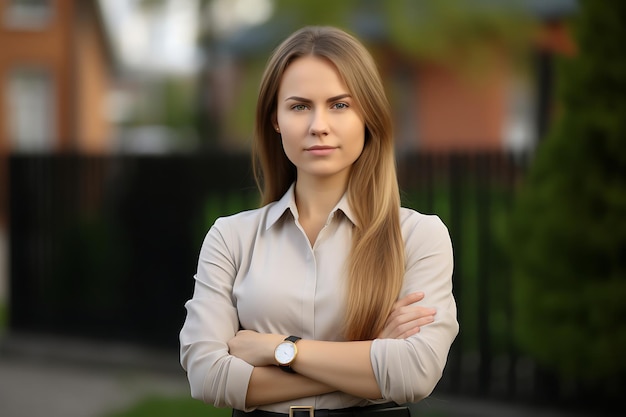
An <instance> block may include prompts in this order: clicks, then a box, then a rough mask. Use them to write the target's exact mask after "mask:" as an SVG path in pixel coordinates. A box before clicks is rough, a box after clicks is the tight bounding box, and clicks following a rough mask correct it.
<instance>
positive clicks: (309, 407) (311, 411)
mask: <svg viewBox="0 0 626 417" xmlns="http://www.w3.org/2000/svg"><path fill="white" fill-rule="evenodd" d="M306 410H309V417H315V408H313V406H312V405H292V406H291V407H289V417H294V415H293V413H294V411H306Z"/></svg>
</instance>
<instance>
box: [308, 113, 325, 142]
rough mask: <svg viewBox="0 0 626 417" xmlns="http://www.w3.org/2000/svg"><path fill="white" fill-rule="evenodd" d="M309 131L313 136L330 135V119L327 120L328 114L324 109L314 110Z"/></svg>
mask: <svg viewBox="0 0 626 417" xmlns="http://www.w3.org/2000/svg"><path fill="white" fill-rule="evenodd" d="M309 133H310V134H311V135H312V136H320V137H321V136H326V135H328V121H327V120H326V114H325V113H324V111H323V110H316V111H314V112H312V117H311V125H310V126H309Z"/></svg>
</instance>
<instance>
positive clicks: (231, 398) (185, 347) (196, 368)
mask: <svg viewBox="0 0 626 417" xmlns="http://www.w3.org/2000/svg"><path fill="white" fill-rule="evenodd" d="M222 229H223V230H222ZM228 232H229V230H228V228H227V227H226V224H225V223H224V222H220V220H218V221H217V222H216V224H215V225H214V226H213V227H212V228H211V229H210V230H209V233H208V234H207V236H206V238H205V240H204V243H203V245H202V248H201V251H200V257H199V262H198V270H197V273H196V275H195V277H194V278H195V287H194V294H193V298H192V299H191V300H189V301H187V303H186V304H185V308H186V309H187V316H186V319H185V323H184V325H183V327H182V330H181V332H180V349H181V350H180V355H181V356H180V358H181V365H182V366H183V368H184V369H185V370H186V371H187V375H188V379H189V385H190V387H191V395H192V396H193V397H194V398H196V399H199V400H202V401H204V402H206V403H210V404H212V405H214V406H216V407H231V408H237V409H240V410H244V409H245V399H246V392H247V387H248V383H249V380H250V375H251V374H252V370H253V367H252V366H251V365H249V364H248V363H246V362H244V361H243V360H241V359H238V358H236V357H233V356H231V355H229V353H228V345H227V342H228V340H230V339H231V338H232V337H233V336H234V335H235V333H236V332H237V330H238V329H239V319H238V315H237V309H236V307H235V305H234V299H233V295H232V292H233V291H232V289H233V283H234V281H235V277H236V274H237V261H236V255H233V253H232V248H230V247H229V245H227V244H226V240H228V239H225V238H224V237H225V236H224V235H226V237H228Z"/></svg>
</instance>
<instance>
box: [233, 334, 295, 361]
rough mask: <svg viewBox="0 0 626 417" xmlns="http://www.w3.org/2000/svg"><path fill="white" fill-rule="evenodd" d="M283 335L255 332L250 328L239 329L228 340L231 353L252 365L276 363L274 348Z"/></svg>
mask: <svg viewBox="0 0 626 417" xmlns="http://www.w3.org/2000/svg"><path fill="white" fill-rule="evenodd" d="M284 338H285V336H281V335H276V334H265V333H257V332H255V331H252V330H239V331H238V332H237V334H236V335H235V337H233V338H232V339H230V340H229V341H228V350H229V352H230V354H231V355H233V356H236V357H238V358H240V359H243V360H244V361H246V362H248V363H249V364H250V365H252V366H267V365H276V360H275V359H274V349H276V346H278V344H279V343H280V342H282V341H283V339H284Z"/></svg>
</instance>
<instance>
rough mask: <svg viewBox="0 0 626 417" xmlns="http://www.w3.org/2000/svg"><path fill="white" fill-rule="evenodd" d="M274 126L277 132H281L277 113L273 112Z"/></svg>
mask: <svg viewBox="0 0 626 417" xmlns="http://www.w3.org/2000/svg"><path fill="white" fill-rule="evenodd" d="M272 126H273V127H274V130H275V131H277V132H280V128H279V127H278V116H277V115H276V112H272Z"/></svg>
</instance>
